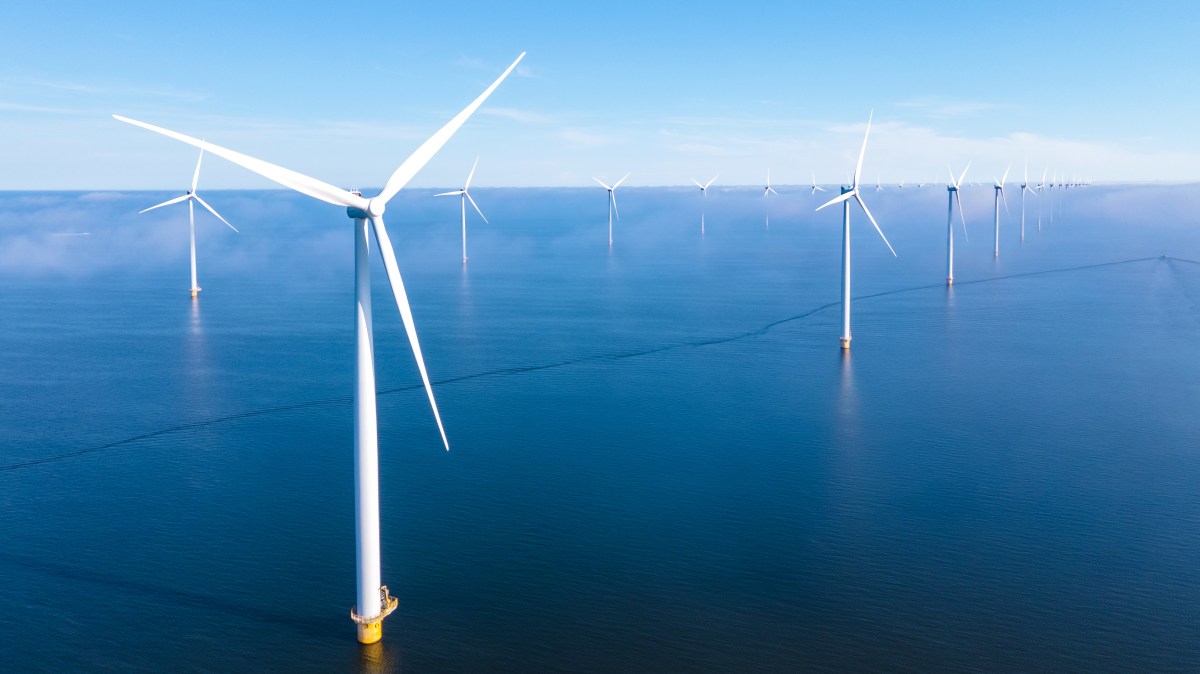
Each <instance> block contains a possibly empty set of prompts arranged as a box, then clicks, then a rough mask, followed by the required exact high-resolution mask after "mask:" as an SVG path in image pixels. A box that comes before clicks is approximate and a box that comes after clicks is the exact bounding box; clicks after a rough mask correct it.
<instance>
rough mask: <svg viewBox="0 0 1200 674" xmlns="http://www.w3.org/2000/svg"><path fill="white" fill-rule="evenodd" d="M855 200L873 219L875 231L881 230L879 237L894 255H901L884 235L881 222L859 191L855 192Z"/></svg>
mask: <svg viewBox="0 0 1200 674" xmlns="http://www.w3.org/2000/svg"><path fill="white" fill-rule="evenodd" d="M854 200H855V201H857V202H858V205H859V206H861V207H862V209H863V213H866V214H867V218H868V219H869V220H870V221H871V224H872V225H875V231H877V232H879V238H881V239H883V243H884V244H886V245H887V247H888V250H890V251H892V257H899V255H896V250H895V249H894V248H892V244H890V243H888V240H887V237H886V236H884V235H883V230H882V229H880V228H879V223H878V222H875V216H873V215H871V211H870V210H869V209H868V208H867V204H866V203H865V202H863V200H862V197H860V196H858V193H857V192H855V193H854Z"/></svg>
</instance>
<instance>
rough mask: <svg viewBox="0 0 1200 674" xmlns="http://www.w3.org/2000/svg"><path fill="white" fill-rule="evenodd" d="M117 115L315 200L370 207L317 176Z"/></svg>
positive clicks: (116, 117) (121, 118) (338, 204)
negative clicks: (226, 160)
mask: <svg viewBox="0 0 1200 674" xmlns="http://www.w3.org/2000/svg"><path fill="white" fill-rule="evenodd" d="M113 118H114V119H116V120H117V121H121V122H125V123H126V124H132V125H134V126H140V127H142V128H143V129H147V130H149V131H153V132H155V133H161V134H162V135H164V136H166V137H168V138H174V139H175V140H177V141H180V142H183V143H187V144H188V145H192V146H195V147H198V148H200V149H201V150H207V151H209V152H211V153H212V154H215V155H217V156H218V157H221V158H223V159H228V160H229V161H231V162H233V163H235V164H237V165H238V166H241V167H242V168H244V169H248V170H250V171H253V172H255V173H257V174H258V175H260V176H262V177H264V178H267V179H270V180H273V181H275V182H277V183H279V184H280V185H283V186H284V187H288V188H291V189H293V190H296V191H297V192H300V193H301V194H307V195H308V196H310V197H312V198H314V199H320V200H321V201H324V202H325V203H329V204H334V205H335V206H353V207H355V208H361V209H363V210H366V209H367V200H366V199H364V198H362V197H360V196H358V195H357V194H351V193H349V192H347V191H346V190H343V189H341V188H339V187H334V186H333V185H330V184H329V183H326V182H322V181H320V180H317V179H316V178H310V177H308V176H306V175H304V174H303V173H297V172H296V171H293V170H291V169H286V168H283V167H282V166H276V165H275V164H272V163H270V162H265V161H263V160H261V159H255V158H254V157H251V156H249V155H244V154H242V153H241V152H235V151H233V150H229V149H226V148H223V147H221V146H220V145H213V144H212V143H209V142H207V141H203V140H199V139H197V138H192V137H191V136H188V135H185V134H182V133H178V132H175V131H171V130H169V129H164V128H162V127H161V126H154V125H153V124H147V123H145V122H139V121H137V120H136V119H129V118H128V117H122V116H121V115H113Z"/></svg>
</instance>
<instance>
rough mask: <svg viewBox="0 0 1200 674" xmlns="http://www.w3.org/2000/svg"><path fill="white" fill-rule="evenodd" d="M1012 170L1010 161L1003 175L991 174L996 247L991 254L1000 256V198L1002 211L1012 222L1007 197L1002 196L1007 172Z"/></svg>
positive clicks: (1010, 222)
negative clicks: (993, 182)
mask: <svg viewBox="0 0 1200 674" xmlns="http://www.w3.org/2000/svg"><path fill="white" fill-rule="evenodd" d="M1011 170H1012V162H1009V164H1008V168H1006V169H1004V177H1003V178H1001V179H999V180H996V176H992V180H994V181H995V185H994V187H993V189H994V190H995V198H994V202H995V207H996V208H995V211H996V213H995V220H996V247H995V249H994V250H993V252H992V255H994V256H996V257H1000V200H1001V199H1003V200H1004V212H1005V213H1008V218H1009V224H1012V213H1010V212H1009V210H1008V197H1006V196H1004V183H1005V181H1007V180H1008V172H1009V171H1011Z"/></svg>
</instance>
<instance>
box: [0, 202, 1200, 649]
mask: <svg viewBox="0 0 1200 674" xmlns="http://www.w3.org/2000/svg"><path fill="white" fill-rule="evenodd" d="M760 192H761V188H757V189H756V188H741V189H734V188H728V189H716V188H714V189H713V190H712V191H711V192H710V195H709V198H708V200H707V209H708V210H707V212H706V214H705V217H706V234H705V236H703V237H701V235H700V200H699V193H698V190H694V189H691V190H685V189H677V188H661V189H659V188H631V189H624V188H623V189H622V190H619V191H618V199H619V206H620V212H621V215H622V219H621V220H619V221H617V222H616V223H615V225H614V239H615V245H614V247H613V248H612V249H611V250H610V249H609V248H608V245H607V239H608V232H607V210H606V204H605V198H606V195H605V192H604V190H602V189H599V188H595V189H587V190H582V189H581V190H567V189H553V190H551V189H547V190H532V189H530V190H499V189H493V190H489V189H482V188H480V189H477V191H476V192H475V193H473V194H474V196H475V198H476V200H477V201H478V202H479V205H480V207H482V208H483V209H484V212H485V213H486V214H487V215H488V218H489V219H490V221H491V224H484V223H483V222H481V221H479V220H478V219H477V218H472V219H469V220H468V225H467V226H468V251H467V254H468V256H469V257H470V261H469V262H468V264H467V265H466V266H465V267H464V266H463V265H462V264H461V262H460V257H461V254H462V253H461V250H460V246H461V239H460V236H461V235H460V230H459V210H458V202H457V201H454V200H450V199H433V198H431V196H430V195H431V194H432V191H429V190H416V191H412V192H405V193H402V194H401V195H400V197H398V198H397V199H396V201H395V202H393V204H391V206H390V207H389V210H388V219H389V228H390V230H391V234H392V239H393V242H394V243H395V245H396V247H397V254H398V257H399V260H400V264H401V269H402V271H403V273H404V275H405V281H406V284H407V286H408V290H409V293H410V298H411V300H412V304H413V309H414V313H415V316H416V322H417V328H418V331H419V333H420V336H421V339H422V346H423V347H424V350H425V357H426V362H427V364H428V366H429V370H430V373H431V376H432V378H433V380H434V382H435V392H436V394H437V396H438V402H439V405H440V408H441V412H442V415H443V418H444V420H445V424H446V430H447V433H448V435H449V438H450V443H451V451H450V452H445V451H444V450H443V449H442V448H441V443H440V439H439V437H438V434H437V429H436V426H435V425H434V422H433V419H432V415H431V414H430V411H429V409H428V404H427V402H426V400H425V396H424V393H423V391H422V390H421V389H420V382H419V378H418V375H417V372H416V368H415V367H414V364H413V359H412V355H411V353H410V351H409V348H408V346H407V342H406V339H405V337H404V334H403V327H402V325H401V322H400V320H399V317H398V315H397V314H396V311H395V307H394V304H393V303H392V302H391V300H390V298H389V297H388V294H387V293H388V290H387V286H386V281H385V279H384V277H383V272H382V269H381V268H379V265H376V268H375V269H374V270H373V273H374V277H375V284H376V286H375V291H376V292H375V329H376V355H377V365H376V367H377V372H378V385H379V389H380V396H379V419H380V445H381V475H382V478H381V481H382V517H383V579H384V582H385V583H387V585H388V586H389V588H390V590H391V592H392V594H393V595H395V596H397V597H399V599H400V607H399V609H398V610H397V612H396V613H395V614H394V615H393V616H392V617H390V618H389V619H388V620H387V621H386V622H385V623H384V640H383V642H382V644H381V645H380V646H379V647H377V648H372V649H365V648H363V647H360V646H359V645H358V644H357V643H356V642H355V640H354V625H353V624H352V623H351V622H350V620H349V618H348V612H349V610H350V608H351V606H352V604H353V603H354V598H355V597H354V587H355V580H354V545H353V536H354V523H353V512H354V508H353V483H352V472H353V465H352V455H351V439H352V433H353V431H352V420H351V413H352V401H351V397H350V396H351V392H352V379H353V371H352V363H353V324H352V317H353V313H352V312H353V306H352V293H353V276H352V264H353V250H352V229H351V221H350V220H349V219H347V218H346V216H345V214H344V212H342V211H340V210H339V209H336V208H333V207H330V206H327V205H325V204H321V203H317V202H312V201H311V200H307V199H306V198H304V197H298V196H293V195H290V194H288V193H285V192H276V191H266V192H221V191H213V192H209V193H206V194H205V197H206V199H207V200H208V201H209V203H211V204H212V205H213V206H214V207H216V208H217V209H218V210H219V211H221V213H222V214H223V215H224V216H225V217H226V218H227V219H229V220H230V221H231V222H232V223H233V224H234V225H236V226H238V228H239V229H240V230H241V232H242V233H241V234H240V235H238V234H234V233H233V232H231V231H230V230H228V229H227V228H225V227H224V226H223V225H221V224H220V223H219V222H217V221H215V219H213V218H211V217H209V216H208V214H207V213H203V212H198V214H197V220H198V222H197V237H198V259H199V275H200V285H201V286H202V287H203V288H204V290H203V292H202V293H201V294H200V298H199V300H198V301H196V302H193V301H191V300H190V299H189V298H188V296H187V288H188V286H189V282H188V281H189V279H188V262H187V220H186V218H187V214H186V209H185V208H179V209H176V210H171V209H161V210H158V211H154V212H152V213H149V214H146V215H141V216H138V215H136V211H137V210H139V209H141V208H144V207H146V206H149V205H152V204H154V203H157V202H159V201H162V200H163V199H165V198H167V197H169V196H171V194H170V193H148V192H145V193H125V194H118V193H99V194H96V193H92V194H80V193H0V671H5V672H36V671H47V672H64V671H115V672H133V671H155V672H159V671H203V672H224V671H280V672H304V671H313V672H330V671H360V670H361V671H370V672H375V671H384V672H392V671H410V672H427V671H468V672H476V671H529V672H537V671H601V672H611V671H646V672H665V671H720V672H732V671H764V672H766V671H779V672H794V671H802V670H829V671H851V670H858V671H863V670H874V671H912V672H925V671H933V670H951V671H989V672H997V671H1056V672H1057V671H1087V672H1093V671H1200V263H1198V262H1197V261H1198V260H1200V220H1198V218H1197V216H1196V215H1195V213H1196V211H1195V205H1196V204H1197V203H1200V188H1197V187H1195V186H1096V187H1088V188H1075V189H1072V190H1067V192H1066V194H1065V195H1062V194H1060V195H1057V196H1055V197H1054V198H1053V199H1050V198H1045V197H1044V198H1043V199H1042V200H1034V199H1030V200H1029V201H1028V202H1027V204H1026V223H1025V230H1026V232H1025V239H1024V241H1021V240H1020V238H1019V237H1020V233H1019V229H1020V224H1019V212H1020V211H1019V199H1018V198H1017V194H1018V192H1017V190H1016V189H1012V190H1011V195H1010V204H1009V206H1010V207H1011V208H1012V211H1013V216H1012V217H1013V220H1012V222H1011V223H1010V222H1009V220H1008V219H1007V217H1006V216H1005V215H1004V212H1003V211H1002V212H1001V223H1002V225H1001V226H1002V229H1001V251H1000V256H999V257H998V258H995V257H993V255H992V240H993V235H992V234H993V233H992V190H991V188H990V186H981V187H975V188H967V189H965V191H964V202H965V203H966V206H967V217H968V225H969V227H970V239H969V241H964V240H963V238H962V231H961V227H959V226H957V225H956V228H957V230H958V231H956V241H955V244H956V256H957V259H956V262H955V272H956V273H955V276H956V284H955V286H954V288H953V289H952V290H948V289H947V288H946V287H945V285H944V276H945V269H944V265H945V260H944V257H945V226H946V224H945V200H946V192H945V189H944V188H941V187H939V188H935V189H930V188H928V187H926V188H925V189H923V190H917V189H913V188H912V187H906V188H904V189H903V190H900V189H896V188H894V187H892V188H890V189H885V190H884V191H882V192H877V193H876V192H873V191H868V192H867V193H866V194H865V195H864V196H865V198H866V199H867V201H868V203H869V204H870V205H871V207H872V211H873V212H874V214H875V215H876V217H877V218H878V220H879V221H880V224H881V225H882V226H883V228H884V230H885V232H886V233H887V234H888V236H889V238H890V240H891V242H892V244H893V246H894V247H895V248H896V250H897V252H898V253H899V257H897V258H893V257H892V256H891V254H890V253H888V251H887V249H886V247H885V246H884V245H883V243H882V242H881V241H879V240H878V237H877V236H876V235H875V234H874V232H873V230H872V229H871V228H870V226H869V224H868V223H866V222H865V221H864V219H863V217H862V216H861V214H860V213H859V212H857V211H855V212H854V213H853V215H852V219H853V222H852V223H851V224H852V227H853V246H854V258H853V260H854V267H853V275H854V287H853V291H854V295H855V297H856V298H857V299H856V300H855V302H854V305H853V308H854V314H853V334H854V341H853V346H852V350H851V353H850V354H849V355H844V354H842V353H841V351H840V349H839V348H838V340H837V337H838V335H839V331H840V313H839V308H838V304H837V302H838V299H839V266H840V257H839V256H840V245H841V242H840V213H838V212H830V211H831V210H834V209H828V210H825V211H821V212H820V213H814V212H813V208H814V206H816V205H817V204H818V203H819V201H818V198H820V197H826V196H827V195H818V196H817V197H814V196H812V195H811V194H810V193H809V190H808V189H807V188H803V189H802V188H791V189H782V188H781V189H780V192H782V195H781V196H780V197H779V198H774V197H772V198H771V199H770V200H763V199H761V198H760V197H759V196H758V195H759V194H760ZM1037 201H1042V203H1041V205H1040V219H1041V226H1040V229H1039V227H1038V225H1037V222H1038V218H1039V210H1038V204H1037V203H1036V202H1037ZM1051 201H1052V202H1053V203H1050V202H1051ZM768 216H769V218H770V222H769V226H768V224H767V221H766V218H767V217H768Z"/></svg>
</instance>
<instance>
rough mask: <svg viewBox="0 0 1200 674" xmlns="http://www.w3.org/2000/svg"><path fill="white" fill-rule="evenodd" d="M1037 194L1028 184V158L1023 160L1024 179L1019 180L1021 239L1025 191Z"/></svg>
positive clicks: (1023, 234)
mask: <svg viewBox="0 0 1200 674" xmlns="http://www.w3.org/2000/svg"><path fill="white" fill-rule="evenodd" d="M1026 192H1029V193H1030V194H1032V195H1033V196H1035V197H1036V196H1037V192H1036V191H1035V190H1034V189H1033V188H1032V187H1030V186H1029V160H1028V159H1026V160H1025V180H1023V181H1022V182H1021V240H1022V241H1024V240H1025V193H1026Z"/></svg>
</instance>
